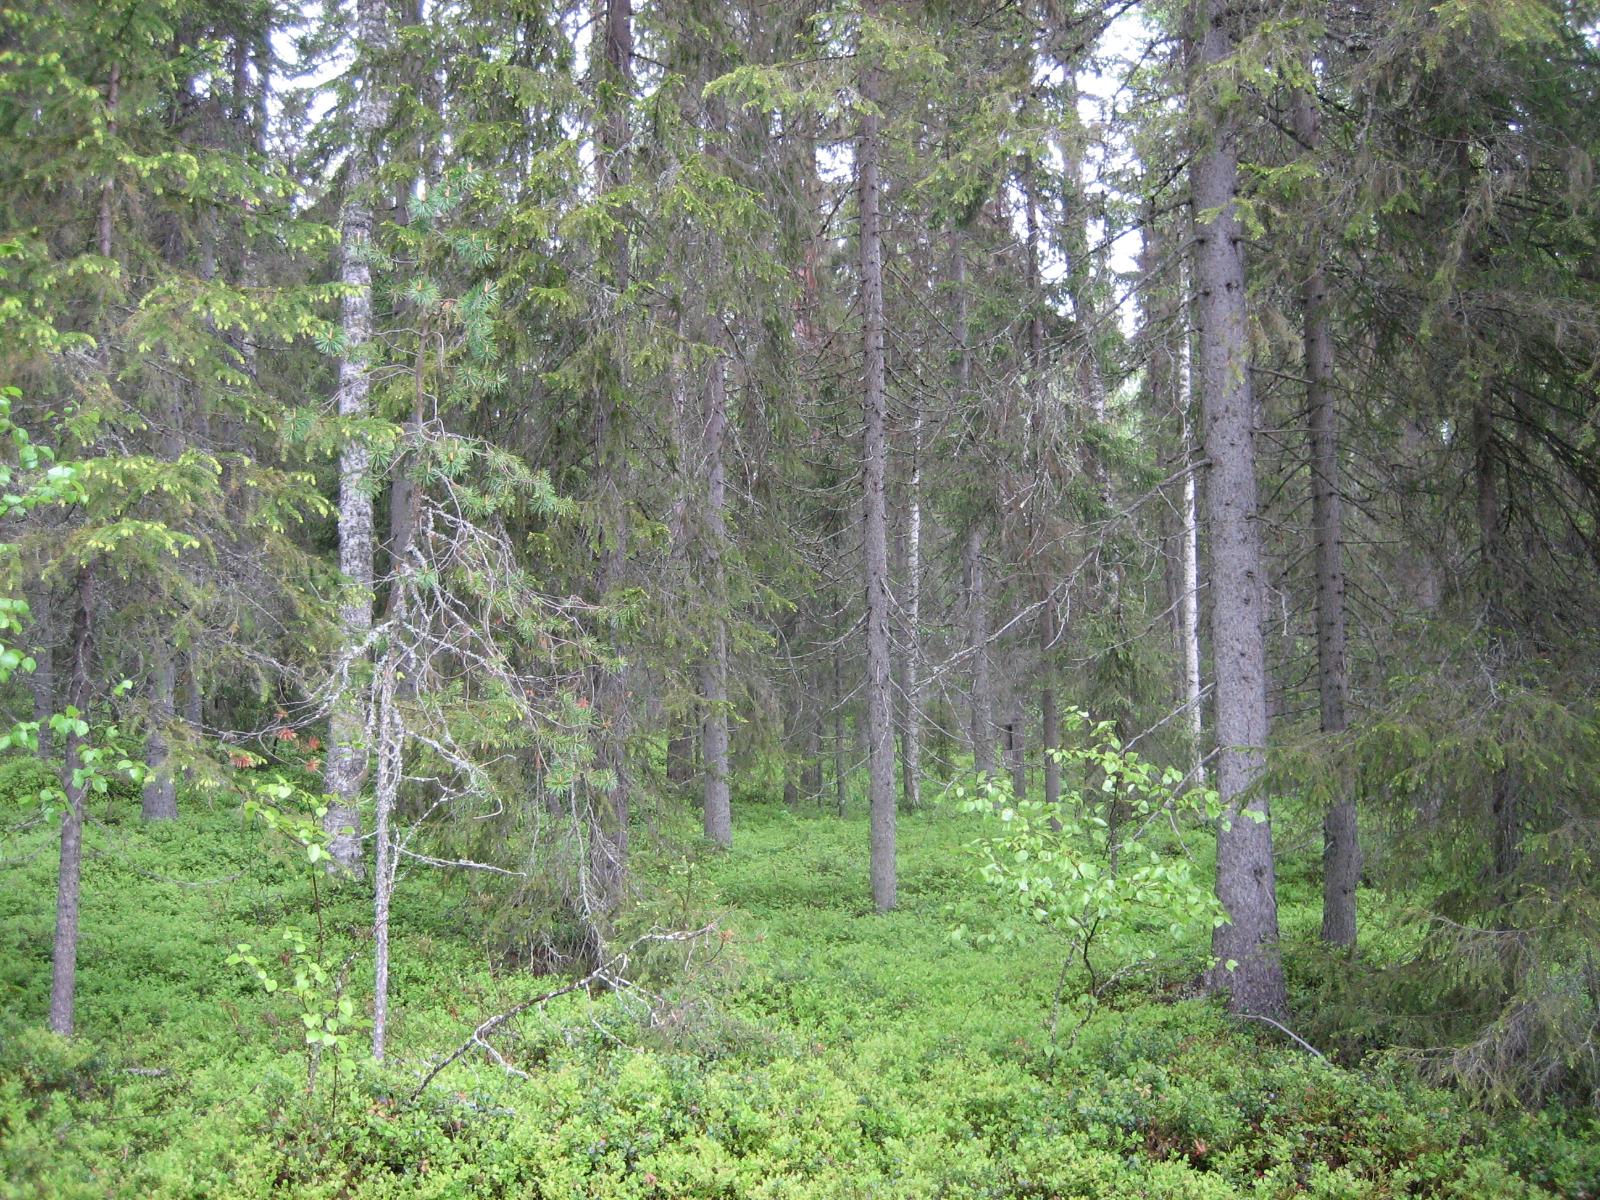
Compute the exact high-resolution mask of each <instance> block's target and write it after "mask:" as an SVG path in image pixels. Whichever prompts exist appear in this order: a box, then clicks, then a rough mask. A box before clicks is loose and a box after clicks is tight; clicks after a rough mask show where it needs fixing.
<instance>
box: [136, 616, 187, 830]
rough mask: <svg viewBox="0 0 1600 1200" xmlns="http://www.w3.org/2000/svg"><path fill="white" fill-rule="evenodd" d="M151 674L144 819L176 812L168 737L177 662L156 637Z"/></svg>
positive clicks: (172, 815)
mask: <svg viewBox="0 0 1600 1200" xmlns="http://www.w3.org/2000/svg"><path fill="white" fill-rule="evenodd" d="M154 655H155V666H154V668H153V669H152V671H151V673H150V735H149V737H148V738H146V739H145V754H144V761H145V769H146V775H145V781H144V797H143V802H142V803H141V805H140V808H141V812H142V814H143V816H144V819H145V820H146V821H171V820H173V819H175V818H176V817H177V815H178V788H177V780H176V779H174V777H173V774H172V767H171V764H170V763H169V762H168V759H169V758H170V757H171V753H172V747H171V745H170V744H169V741H168V737H169V733H170V727H171V725H172V722H173V719H174V715H175V712H176V707H177V691H178V662H177V656H176V654H175V653H174V651H173V649H172V647H171V645H170V644H168V643H167V642H166V641H165V640H164V639H162V638H160V637H158V638H157V639H156V645H155V647H154Z"/></svg>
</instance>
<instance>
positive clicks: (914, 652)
mask: <svg viewBox="0 0 1600 1200" xmlns="http://www.w3.org/2000/svg"><path fill="white" fill-rule="evenodd" d="M905 565H906V577H905V600H904V604H903V611H904V613H905V652H904V653H903V654H902V655H901V658H900V693H901V702H902V704H903V705H904V710H905V718H904V720H903V721H902V723H901V734H900V797H901V800H902V802H903V803H904V804H905V806H906V807H907V808H908V809H917V808H920V807H922V410H921V408H920V407H919V408H918V409H917V412H916V415H915V416H914V417H913V418H912V421H911V471H910V476H909V478H908V479H907V481H906V532H905Z"/></svg>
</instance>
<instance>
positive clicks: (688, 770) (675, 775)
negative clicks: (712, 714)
mask: <svg viewBox="0 0 1600 1200" xmlns="http://www.w3.org/2000/svg"><path fill="white" fill-rule="evenodd" d="M692 778H694V736H693V735H692V734H689V733H675V734H672V735H671V736H669V737H668V738H667V782H668V783H670V784H672V785H673V786H674V787H682V786H683V785H684V784H686V783H688V782H689V780H690V779H692Z"/></svg>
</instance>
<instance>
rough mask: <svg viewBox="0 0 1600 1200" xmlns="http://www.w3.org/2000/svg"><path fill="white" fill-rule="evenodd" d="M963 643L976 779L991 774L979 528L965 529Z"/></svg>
mask: <svg viewBox="0 0 1600 1200" xmlns="http://www.w3.org/2000/svg"><path fill="white" fill-rule="evenodd" d="M962 557H963V558H964V559H965V563H964V566H965V569H966V577H967V579H966V582H967V646H968V649H969V652H970V653H971V655H972V718H971V726H970V727H971V736H972V765H973V769H974V770H975V771H976V772H977V775H978V779H979V780H980V781H981V780H984V779H989V778H991V777H993V775H994V774H995V764H994V688H993V685H992V684H991V682H990V679H989V601H988V597H987V596H986V595H985V594H984V591H985V588H984V578H983V531H982V530H981V529H979V528H978V527H977V526H976V525H974V526H972V528H971V529H969V530H968V531H967V545H966V551H965V553H964V554H963V555H962Z"/></svg>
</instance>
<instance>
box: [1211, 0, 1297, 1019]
mask: <svg viewBox="0 0 1600 1200" xmlns="http://www.w3.org/2000/svg"><path fill="white" fill-rule="evenodd" d="M1196 17H1197V20H1196V26H1195V37H1196V38H1197V39H1198V46H1197V51H1198V53H1197V55H1196V67H1197V70H1196V79H1195V80H1194V81H1193V82H1195V83H1199V82H1200V79H1199V77H1201V76H1204V75H1205V74H1206V73H1208V72H1216V71H1218V70H1220V69H1221V68H1220V67H1219V64H1221V63H1222V62H1224V61H1225V60H1227V59H1228V58H1230V57H1231V56H1232V54H1233V52H1234V48H1235V47H1234V39H1233V36H1232V32H1231V30H1230V29H1229V28H1228V25H1227V18H1226V17H1225V16H1224V14H1223V6H1222V5H1221V3H1220V2H1219V0H1198V3H1197V5H1196ZM1205 118H1210V119H1209V120H1206V119H1205ZM1202 120H1203V121H1205V126H1204V128H1197V132H1198V133H1199V135H1200V136H1201V137H1202V138H1204V139H1205V144H1204V145H1203V146H1202V147H1201V149H1200V150H1199V151H1198V153H1197V154H1196V156H1195V158H1194V161H1193V165H1192V166H1191V168H1190V170H1191V176H1190V189H1191V202H1192V204H1193V206H1194V214H1195V218H1194V219H1195V281H1196V285H1197V287H1198V290H1199V300H1198V314H1199V319H1200V329H1199V333H1200V339H1199V340H1200V357H1199V376H1200V387H1201V395H1202V397H1203V399H1204V411H1205V426H1206V430H1205V445H1206V456H1207V457H1208V458H1209V459H1210V460H1211V466H1210V476H1209V478H1208V480H1207V486H1206V501H1207V504H1206V508H1207V517H1208V521H1209V526H1210V531H1211V536H1210V547H1211V591H1212V626H1211V641H1212V653H1213V656H1214V658H1215V670H1216V681H1217V742H1218V744H1219V745H1220V746H1221V754H1220V756H1219V762H1218V769H1217V777H1218V790H1219V792H1220V793H1221V797H1222V804H1223V813H1224V816H1223V820H1222V822H1221V824H1220V826H1219V828H1218V833H1217V897H1218V899H1219V900H1220V901H1221V902H1222V906H1223V908H1224V910H1225V911H1226V914H1227V918H1228V919H1227V922H1226V923H1225V924H1223V925H1221V926H1220V927H1218V928H1217V930H1216V931H1215V933H1214V935H1213V937H1212V953H1213V954H1214V955H1215V957H1216V959H1217V965H1216V968H1215V969H1214V970H1213V972H1212V984H1213V986H1214V987H1215V988H1217V989H1219V990H1223V991H1226V992H1227V994H1228V1004H1229V1007H1230V1009H1232V1010H1233V1011H1234V1012H1243V1013H1253V1014H1259V1015H1262V1016H1274V1017H1277V1016H1282V1015H1283V1014H1284V1012H1285V1009H1286V1006H1287V998H1286V994H1285V988H1284V979H1283V964H1282V961H1281V959H1280V957H1279V950H1278V908H1277V889H1276V881H1275V879H1274V876H1273V859H1272V825H1271V821H1270V816H1269V806H1268V803H1267V798H1266V796H1265V794H1264V793H1263V791H1262V788H1261V776H1262V773H1263V770H1264V768H1265V765H1266V743H1267V686H1266V642H1265V638H1264V636H1263V630H1262V614H1261V605H1262V587H1261V585H1262V575H1261V571H1262V566H1261V544H1260V531H1259V529H1258V528H1257V526H1256V508H1257V485H1256V474H1255V401H1254V396H1253V394H1252V390H1251V386H1250V363H1249V358H1248V354H1249V326H1248V312H1247V308H1246V297H1245V269H1244V253H1243V233H1242V231H1241V229H1240V225H1239V214H1238V209H1237V206H1236V200H1235V197H1236V192H1237V188H1238V136H1239V118H1238V115H1237V105H1236V104H1235V105H1233V106H1230V107H1228V108H1225V109H1223V110H1221V111H1213V112H1211V113H1207V114H1205V116H1204V117H1202Z"/></svg>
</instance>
